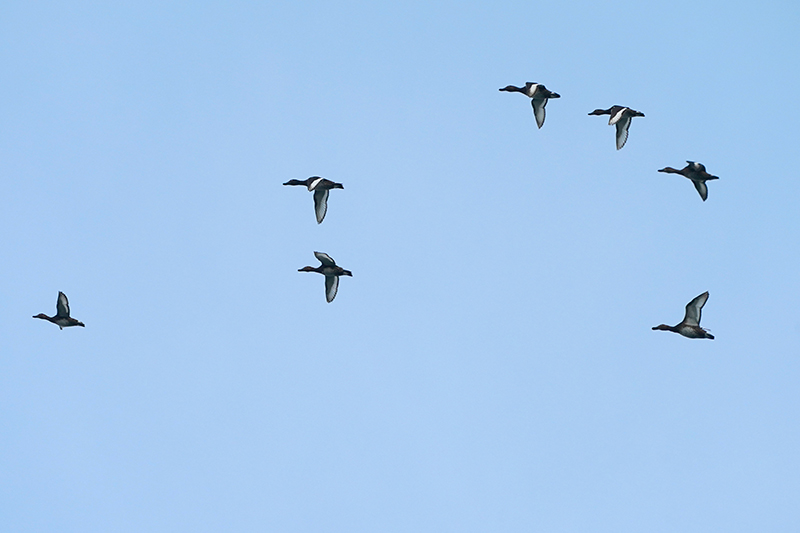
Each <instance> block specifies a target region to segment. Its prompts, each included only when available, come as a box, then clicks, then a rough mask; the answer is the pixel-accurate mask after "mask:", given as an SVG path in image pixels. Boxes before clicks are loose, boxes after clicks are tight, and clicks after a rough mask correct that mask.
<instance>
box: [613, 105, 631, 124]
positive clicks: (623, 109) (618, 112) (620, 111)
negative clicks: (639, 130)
mask: <svg viewBox="0 0 800 533" xmlns="http://www.w3.org/2000/svg"><path fill="white" fill-rule="evenodd" d="M626 109H628V108H627V107H623V108H622V109H620V110H619V111H617V114H616V115H611V116H610V117H609V118H608V125H609V126H611V125H612V124H616V123H617V122H619V120H620V119H621V118H622V114H623V113H625V110H626ZM628 120H630V119H628Z"/></svg>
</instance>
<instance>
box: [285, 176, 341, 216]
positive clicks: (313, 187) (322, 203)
mask: <svg viewBox="0 0 800 533" xmlns="http://www.w3.org/2000/svg"><path fill="white" fill-rule="evenodd" d="M284 185H304V186H306V187H308V190H309V191H314V213H316V215H317V224H322V221H323V220H324V219H325V213H327V212H328V192H329V191H330V190H331V189H344V186H343V185H342V184H341V183H335V182H333V181H331V180H328V179H325V178H320V177H319V176H311V177H310V178H308V179H306V180H302V181H300V180H289V181H287V182H286V183H284Z"/></svg>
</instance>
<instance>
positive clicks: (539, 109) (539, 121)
mask: <svg viewBox="0 0 800 533" xmlns="http://www.w3.org/2000/svg"><path fill="white" fill-rule="evenodd" d="M500 90H501V91H506V92H509V93H522V94H524V95H525V96H527V97H529V98H530V99H531V106H532V107H533V116H534V117H536V125H537V126H539V128H541V127H542V126H543V125H544V108H545V106H546V105H547V100H549V99H550V98H561V95H560V94H558V93H554V92H552V91H548V90H547V87H545V86H544V85H542V84H541V83H534V82H530V81H529V82H527V83H526V84H525V87H514V86H513V85H508V86H506V87H503V88H502V89H500Z"/></svg>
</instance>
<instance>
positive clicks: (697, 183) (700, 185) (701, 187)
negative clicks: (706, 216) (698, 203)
mask: <svg viewBox="0 0 800 533" xmlns="http://www.w3.org/2000/svg"><path fill="white" fill-rule="evenodd" d="M692 183H694V188H695V189H697V192H699V193H700V198H702V199H703V201H704V202H705V201H706V198H708V186H707V185H706V182H705V181H703V180H692Z"/></svg>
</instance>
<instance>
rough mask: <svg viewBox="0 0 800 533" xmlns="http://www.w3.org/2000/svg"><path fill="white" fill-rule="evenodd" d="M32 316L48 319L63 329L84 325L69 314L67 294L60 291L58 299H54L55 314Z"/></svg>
mask: <svg viewBox="0 0 800 533" xmlns="http://www.w3.org/2000/svg"><path fill="white" fill-rule="evenodd" d="M33 318H41V319H42V320H48V321H50V322H52V323H53V324H55V325H56V326H58V329H64V328H68V327H70V326H80V327H82V328H83V327H86V326H84V325H83V322H81V321H80V320H75V319H74V318H72V317H71V316H69V300H67V295H66V294H64V293H63V292H61V291H59V292H58V300H56V314H55V315H54V316H47V315H46V314H44V313H39V314H38V315H36V316H34V317H33Z"/></svg>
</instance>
